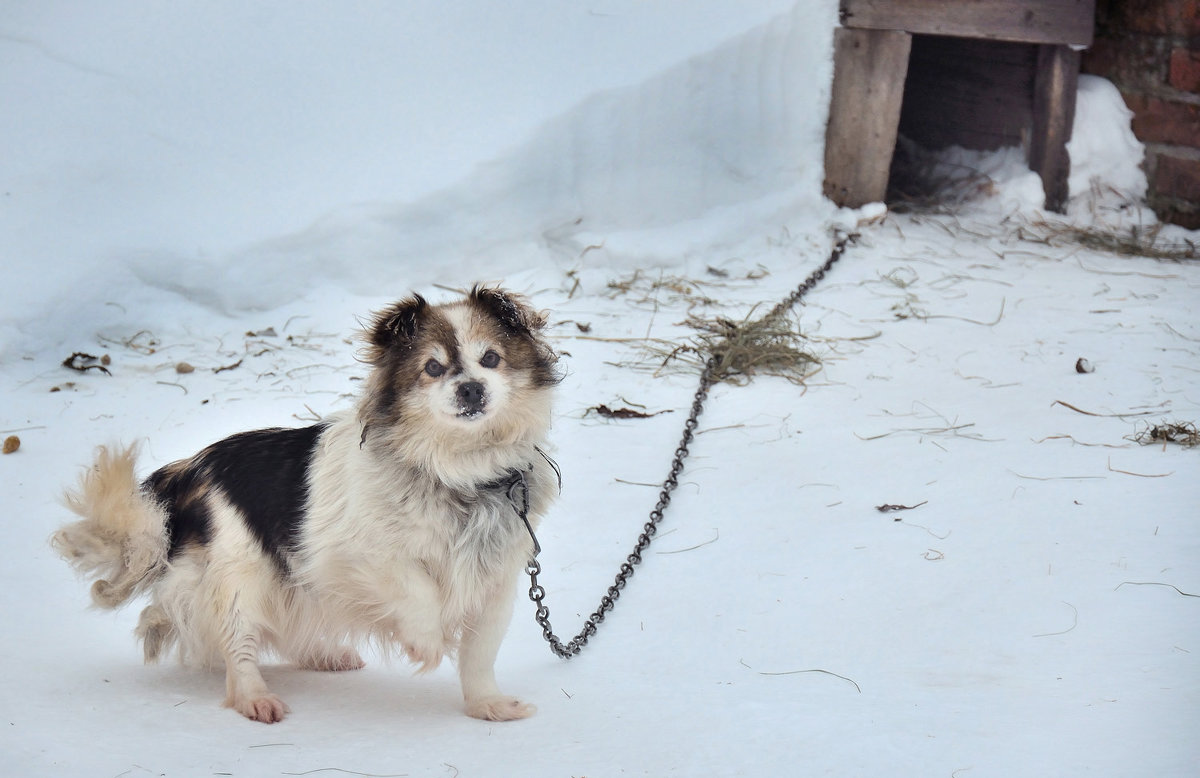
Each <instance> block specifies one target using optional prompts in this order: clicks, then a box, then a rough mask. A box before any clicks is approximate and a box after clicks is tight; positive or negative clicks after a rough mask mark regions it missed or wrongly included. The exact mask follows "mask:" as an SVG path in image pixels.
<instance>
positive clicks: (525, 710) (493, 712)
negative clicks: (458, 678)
mask: <svg viewBox="0 0 1200 778" xmlns="http://www.w3.org/2000/svg"><path fill="white" fill-rule="evenodd" d="M536 712H537V706H536V705H530V704H529V703H527V702H521V701H520V700H518V699H517V698H516V697H505V696H503V695H496V696H495V697H483V698H481V699H478V700H469V701H468V702H467V715H468V716H471V717H472V718H476V719H483V720H485V721H515V720H516V719H527V718H529V717H530V716H532V715H533V714H534V713H536Z"/></svg>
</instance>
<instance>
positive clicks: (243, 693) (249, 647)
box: [222, 612, 288, 724]
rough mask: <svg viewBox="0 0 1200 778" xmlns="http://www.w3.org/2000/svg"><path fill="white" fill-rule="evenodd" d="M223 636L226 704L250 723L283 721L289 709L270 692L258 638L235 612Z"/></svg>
mask: <svg viewBox="0 0 1200 778" xmlns="http://www.w3.org/2000/svg"><path fill="white" fill-rule="evenodd" d="M231 615H232V616H233V619H232V620H231V623H230V625H229V630H228V632H227V633H226V635H225V636H224V637H225V638H226V640H225V645H223V646H222V650H223V653H224V656H225V704H226V705H227V706H228V707H230V708H233V709H234V710H236V711H237V712H238V713H240V714H242V715H243V716H245V717H246V718H248V719H252V720H254V721H261V722H263V723H266V724H274V723H275V722H277V721H283V717H284V716H285V715H287V713H288V707H287V705H284V703H283V700H281V699H279V698H278V697H276V696H275V695H274V694H273V693H272V692H271V690H270V689H268V688H267V682H266V681H264V680H263V677H262V673H261V672H260V671H259V669H258V651H259V642H260V640H259V638H258V637H257V635H256V634H255V631H252V630H251V629H249V628H248V626H247V625H245V624H244V623H242V619H241V618H240V617H239V616H238V614H237V613H236V612H235V613H233V614H231Z"/></svg>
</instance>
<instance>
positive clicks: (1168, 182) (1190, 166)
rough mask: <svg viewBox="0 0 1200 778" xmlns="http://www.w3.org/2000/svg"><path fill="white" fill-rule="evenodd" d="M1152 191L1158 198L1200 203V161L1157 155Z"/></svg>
mask: <svg viewBox="0 0 1200 778" xmlns="http://www.w3.org/2000/svg"><path fill="white" fill-rule="evenodd" d="M1154 191H1155V194H1157V195H1158V196H1159V197H1170V198H1174V199H1178V200H1188V201H1190V202H1192V203H1200V159H1182V158H1180V157H1173V156H1170V155H1168V154H1159V155H1158V164H1157V165H1156V166H1155V171H1154Z"/></svg>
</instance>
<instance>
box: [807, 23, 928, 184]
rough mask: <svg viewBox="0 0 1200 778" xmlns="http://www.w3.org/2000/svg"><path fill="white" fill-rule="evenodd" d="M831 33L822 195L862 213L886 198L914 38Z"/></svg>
mask: <svg viewBox="0 0 1200 778" xmlns="http://www.w3.org/2000/svg"><path fill="white" fill-rule="evenodd" d="M833 32H834V37H833V47H834V54H833V92H832V94H831V95H830V99H829V123H828V124H827V125H826V127H825V184H824V191H825V196H826V197H828V198H829V199H830V200H833V201H834V202H835V203H837V204H838V205H841V206H845V207H848V208H858V207H859V206H862V205H866V204H867V203H871V202H882V201H883V198H884V195H885V194H886V193H887V180H888V172H889V170H890V169H891V165H892V154H893V152H894V151H895V150H896V128H897V126H898V125H899V123H900V104H901V101H902V100H903V98H904V78H905V73H906V72H907V70H908V53H909V49H910V48H911V46H912V36H911V35H909V34H908V33H905V32H896V31H893V30H848V29H845V28H837V29H835V30H834V31H833Z"/></svg>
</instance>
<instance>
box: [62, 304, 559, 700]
mask: <svg viewBox="0 0 1200 778" xmlns="http://www.w3.org/2000/svg"><path fill="white" fill-rule="evenodd" d="M544 327H545V319H544V317H543V316H542V315H540V314H538V313H537V312H535V311H534V310H532V309H531V308H530V307H529V306H528V304H527V303H526V302H525V301H524V300H522V299H521V298H519V297H517V296H515V295H513V294H509V293H507V292H504V291H502V290H500V289H494V288H483V287H478V286H477V287H475V288H474V289H473V290H472V291H471V292H470V294H469V295H467V297H466V298H465V299H464V300H460V301H457V302H453V303H448V304H445V305H436V306H435V305H430V304H429V303H427V302H426V301H425V300H424V299H423V298H422V297H420V296H419V295H414V296H412V297H410V298H408V299H405V300H401V301H400V302H397V303H396V304H394V305H392V306H390V307H389V308H387V309H386V310H384V311H382V312H380V313H378V314H377V315H376V316H375V317H374V320H373V321H372V322H371V323H370V325H369V327H368V328H367V331H366V333H365V340H366V349H365V358H366V361H367V363H369V365H370V368H371V369H370V374H369V376H368V378H367V380H366V384H365V391H364V393H363V396H362V397H361V398H360V400H359V402H358V406H357V409H356V412H353V413H343V414H341V415H336V416H332V417H330V418H329V419H327V420H326V421H322V422H321V423H319V424H315V425H313V426H311V427H305V428H302V429H265V430H259V431H255V432H245V433H241V434H237V435H233V436H231V437H229V438H226V439H224V440H222V441H219V442H217V443H214V444H213V445H211V446H209V447H208V448H206V449H204V450H203V451H201V452H200V453H198V454H196V455H195V456H193V457H192V458H190V459H186V460H182V461H179V462H174V463H172V464H169V465H166V466H164V467H162V468H161V469H159V470H157V471H156V472H154V473H153V474H151V475H150V476H149V477H148V478H146V479H145V480H144V481H142V482H141V483H140V485H139V483H138V482H137V480H136V477H135V466H136V465H135V459H136V450H135V449H134V448H133V447H130V448H103V447H102V448H100V449H99V452H98V456H97V459H96V462H95V464H94V466H93V467H92V468H91V469H90V470H88V471H87V472H85V473H84V474H83V476H82V478H81V479H80V483H79V485H78V487H77V488H76V489H75V490H73V491H69V492H68V493H67V494H66V496H65V499H66V504H67V506H68V507H69V508H70V509H71V510H72V511H73V512H75V513H76V514H78V515H79V516H80V517H82V520H80V521H76V522H74V523H72V524H69V525H67V526H65V527H63V528H62V529H61V530H59V531H58V532H57V533H55V534H54V536H53V537H52V538H51V543H52V544H53V546H54V547H55V548H56V549H57V550H58V551H59V553H61V554H62V555H63V556H64V557H65V558H66V559H67V560H68V561H69V562H70V563H71V564H72V565H73V566H74V567H75V568H76V569H77V570H79V571H80V572H81V573H84V574H87V575H88V576H89V577H92V578H95V579H96V580H95V582H94V583H93V585H92V588H91V593H92V599H93V600H94V602H95V603H96V604H97V605H99V606H101V607H105V608H116V607H119V606H121V605H122V604H124V603H126V602H127V601H129V600H130V599H132V598H134V597H136V596H138V595H142V594H148V595H149V597H150V604H149V605H148V606H147V607H146V608H145V609H144V610H143V611H142V614H141V618H140V620H139V623H138V627H137V636H138V637H139V639H140V640H141V642H142V645H143V648H144V650H145V656H146V661H148V662H152V661H155V660H157V659H158V658H159V657H161V656H162V655H163V654H164V653H167V652H169V651H170V650H171V649H172V648H178V651H179V654H180V657H181V659H183V660H184V661H189V662H193V663H197V664H201V665H209V666H221V665H223V666H224V668H225V678H226V698H225V704H226V705H228V706H230V707H232V708H235V709H236V710H237V711H239V712H240V713H242V714H243V715H245V716H247V717H248V718H251V719H254V720H256V721H263V722H276V721H280V720H281V719H282V718H283V717H284V715H285V714H286V713H287V711H288V708H287V706H286V705H285V704H284V703H283V701H282V700H280V699H279V698H278V697H276V696H275V695H274V694H272V693H271V691H270V690H269V689H268V688H267V685H266V683H265V682H264V681H263V677H262V674H261V673H260V672H259V661H260V658H261V657H262V656H263V655H264V654H265V653H267V652H272V653H274V654H276V655H278V656H281V657H283V658H285V659H288V660H291V661H293V662H295V663H297V664H298V665H299V666H301V667H304V668H310V669H316V670H353V669H357V668H360V667H362V666H363V661H362V659H361V658H360V657H359V654H358V652H357V650H356V646H357V645H358V644H360V643H362V642H363V641H368V640H373V641H375V642H376V643H377V644H378V645H379V646H380V647H381V648H383V649H388V648H398V649H400V650H402V651H403V653H404V654H406V655H407V657H408V658H409V659H410V660H411V661H412V662H414V663H416V664H417V665H418V668H419V671H428V670H432V669H433V668H435V667H437V666H438V664H439V663H440V662H441V660H442V658H443V657H445V656H448V655H450V656H454V655H456V659H457V666H458V674H459V678H460V681H461V684H462V693H463V698H464V700H465V702H466V712H467V714H468V715H470V716H474V717H476V718H481V719H490V720H494V721H504V720H510V719H519V718H524V717H526V716H529V715H531V714H532V713H533V712H534V710H535V708H534V707H533V706H532V705H528V704H525V703H523V702H520V701H519V700H517V699H516V698H514V697H509V696H506V695H504V694H502V693H501V692H500V689H499V688H498V687H497V685H496V679H495V673H494V671H493V664H494V662H495V659H496V654H497V652H498V650H499V647H500V642H501V639H502V637H503V635H504V632H505V631H506V629H507V627H508V623H509V620H510V618H511V616H512V607H513V599H514V594H515V592H514V589H515V585H516V581H517V578H518V577H519V573H520V571H521V570H522V568H523V566H524V565H525V563H526V562H527V561H528V560H529V557H530V553H531V550H532V546H533V541H532V538H531V533H532V529H533V528H536V526H537V523H538V521H539V519H540V517H541V516H542V514H543V513H544V512H545V510H546V508H547V507H548V505H549V503H550V501H551V500H552V498H553V496H554V495H555V493H556V491H557V486H558V484H557V468H556V467H555V465H554V463H553V462H552V461H551V460H550V459H549V458H548V457H547V456H546V455H545V454H544V453H543V447H544V442H545V438H546V434H547V430H548V428H549V426H550V401H551V394H552V388H553V386H554V385H555V384H556V383H557V382H558V380H559V375H558V372H557V370H556V360H557V356H556V354H555V353H554V351H553V350H552V349H551V348H550V347H549V346H548V345H547V343H546V342H545V340H544V339H543V338H542V335H541V332H542V330H543V328H544ZM518 506H521V507H527V508H528V522H529V523H530V524H531V527H530V528H527V527H526V526H525V523H524V522H523V521H522V518H521V516H520V513H519V509H518Z"/></svg>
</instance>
